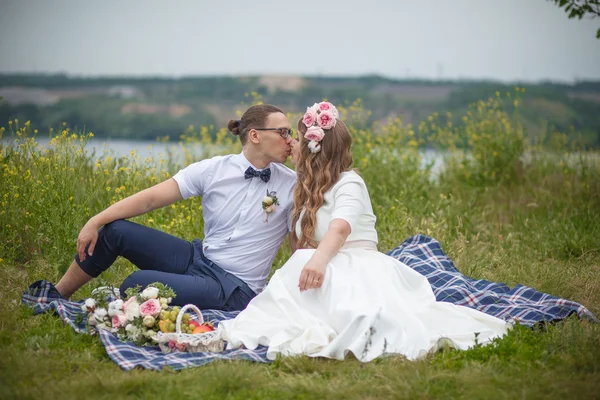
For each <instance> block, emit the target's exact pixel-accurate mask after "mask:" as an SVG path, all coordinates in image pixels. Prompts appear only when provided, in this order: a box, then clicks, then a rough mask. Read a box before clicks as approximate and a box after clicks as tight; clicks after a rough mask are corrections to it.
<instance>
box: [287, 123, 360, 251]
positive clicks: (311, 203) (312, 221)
mask: <svg viewBox="0 0 600 400" xmlns="http://www.w3.org/2000/svg"><path fill="white" fill-rule="evenodd" d="M298 133H299V134H300V135H301V136H302V137H299V139H300V143H299V146H300V154H299V157H298V161H297V163H296V174H297V176H298V183H297V184H296V187H295V189H294V212H293V213H292V234H293V235H294V237H295V238H296V240H297V242H296V244H297V246H296V247H297V248H299V249H301V248H306V247H312V248H316V247H317V243H316V241H315V240H314V238H313V236H314V233H315V225H316V222H317V210H318V209H319V208H320V207H321V206H322V205H323V195H324V194H325V192H327V191H328V190H329V189H331V187H332V186H333V185H334V184H335V183H336V182H337V181H338V179H339V178H340V174H341V173H342V172H344V171H348V170H349V169H350V166H351V165H352V151H351V146H352V137H351V136H350V132H348V127H347V126H346V125H345V124H344V123H343V122H342V121H340V120H339V119H338V120H337V123H336V125H335V127H333V128H331V129H328V130H326V131H325V137H324V138H323V140H322V141H321V143H320V145H321V151H320V152H318V153H311V152H310V150H309V149H308V142H309V141H308V140H306V139H304V137H303V136H304V134H305V133H306V125H304V123H303V122H302V120H300V121H298ZM302 210H304V215H303V217H302V221H301V222H300V226H301V232H302V234H301V236H300V238H298V237H296V229H295V227H296V222H297V221H298V219H300V213H301V212H302Z"/></svg>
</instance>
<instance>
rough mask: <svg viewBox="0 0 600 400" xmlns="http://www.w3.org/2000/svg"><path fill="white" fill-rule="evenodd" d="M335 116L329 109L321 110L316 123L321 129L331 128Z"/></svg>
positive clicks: (333, 124)
mask: <svg viewBox="0 0 600 400" xmlns="http://www.w3.org/2000/svg"><path fill="white" fill-rule="evenodd" d="M335 122H336V121H335V118H334V116H333V113H332V112H331V111H321V114H319V116H318V117H317V124H318V125H319V126H320V127H321V128H323V129H331V128H333V127H334V126H335Z"/></svg>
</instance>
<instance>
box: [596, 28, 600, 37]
mask: <svg viewBox="0 0 600 400" xmlns="http://www.w3.org/2000/svg"><path fill="white" fill-rule="evenodd" d="M596 39H600V29H598V31H597V32H596Z"/></svg>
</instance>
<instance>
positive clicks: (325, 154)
mask: <svg viewBox="0 0 600 400" xmlns="http://www.w3.org/2000/svg"><path fill="white" fill-rule="evenodd" d="M298 128H299V129H298V130H299V137H298V139H299V142H298V143H296V144H295V145H294V148H293V155H292V161H293V162H294V161H295V164H296V172H297V174H298V184H297V185H296V189H295V192H294V204H295V209H294V214H293V221H292V226H293V227H294V228H295V232H293V233H292V235H291V237H292V248H293V249H294V248H297V250H296V251H295V252H294V253H293V255H292V256H291V257H290V259H289V260H288V261H287V262H286V263H285V265H283V267H281V269H279V270H278V271H276V272H275V274H274V275H273V277H272V278H271V280H270V282H269V284H268V285H267V287H266V288H265V290H264V291H263V292H262V293H260V294H259V295H258V296H256V297H255V298H254V299H253V300H252V301H251V302H250V304H249V305H248V307H247V308H246V309H245V310H244V311H242V312H241V313H240V314H239V315H238V316H237V317H236V318H235V319H232V320H226V321H222V322H221V323H220V324H219V332H220V333H221V337H223V338H224V339H225V340H226V341H227V348H228V349H232V348H236V347H240V346H242V345H243V346H245V347H247V348H250V349H254V348H256V347H257V346H258V345H264V346H268V351H267V358H269V359H275V358H276V356H277V355H278V354H281V355H284V356H288V355H300V354H304V355H308V356H311V357H327V358H334V359H340V360H341V359H343V358H344V357H345V356H346V355H347V354H348V352H352V353H353V354H354V356H355V357H356V358H357V359H359V360H361V361H365V362H366V361H371V360H373V359H374V358H377V357H379V356H382V355H390V354H401V355H404V356H406V357H407V358H408V359H411V360H413V359H416V358H419V357H421V356H423V355H425V354H427V353H428V352H429V351H432V350H435V349H436V348H437V346H438V345H439V344H440V343H442V342H443V343H445V344H446V345H450V346H451V347H454V348H458V349H467V348H469V347H471V346H473V345H475V344H476V343H480V344H487V343H489V342H490V341H491V340H492V339H494V338H497V337H500V336H503V335H504V334H505V333H506V332H507V329H508V328H509V327H510V326H509V325H508V324H507V323H506V322H505V321H503V320H501V319H498V318H496V317H493V316H490V315H487V314H484V313H482V312H479V311H477V310H473V309H470V308H467V307H462V306H457V305H454V304H450V303H445V302H437V301H436V299H435V296H434V294H433V291H432V289H431V286H430V285H429V282H428V281H427V279H426V278H425V277H424V276H423V275H420V274H419V273H417V272H415V271H414V270H413V269H411V268H410V267H408V266H406V265H405V264H403V263H401V262H399V261H398V260H396V259H394V258H392V257H389V256H387V255H385V254H383V253H380V252H378V251H377V232H376V231H375V219H376V218H375V215H374V214H373V209H372V206H371V201H370V198H369V193H368V191H367V187H366V185H365V183H364V181H363V179H362V178H361V177H360V176H359V175H358V174H357V173H356V172H354V171H352V170H350V165H351V163H352V155H351V150H350V147H351V143H352V139H351V137H350V134H349V132H348V129H347V127H346V125H345V124H344V123H343V122H342V121H341V120H339V119H338V114H337V110H336V109H335V107H334V106H333V105H331V104H330V103H326V102H323V103H319V104H315V105H314V106H313V107H310V108H308V109H307V112H306V114H305V115H304V118H303V119H302V120H301V121H300V122H299V123H298ZM400 178H401V177H399V179H400ZM275 212H276V211H275ZM294 233H295V234H294Z"/></svg>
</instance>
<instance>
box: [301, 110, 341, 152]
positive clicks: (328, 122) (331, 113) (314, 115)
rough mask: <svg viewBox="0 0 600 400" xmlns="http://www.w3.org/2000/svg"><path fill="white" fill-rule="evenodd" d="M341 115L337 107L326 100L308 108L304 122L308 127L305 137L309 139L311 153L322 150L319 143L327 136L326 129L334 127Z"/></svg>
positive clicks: (303, 118)
mask: <svg viewBox="0 0 600 400" xmlns="http://www.w3.org/2000/svg"><path fill="white" fill-rule="evenodd" d="M339 117H340V114H339V113H338V110H337V108H335V106H334V105H333V104H331V103H328V102H326V101H322V102H321V103H318V104H317V103H315V104H313V106H312V107H308V108H307V109H306V113H304V117H302V122H303V123H304V125H306V128H307V129H306V133H305V134H304V138H305V139H306V140H309V142H308V149H309V150H310V152H311V153H318V152H319V151H321V145H320V144H319V143H320V142H321V140H323V138H324V137H325V129H331V128H333V127H334V126H335V124H336V122H337V119H338V118H339Z"/></svg>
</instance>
